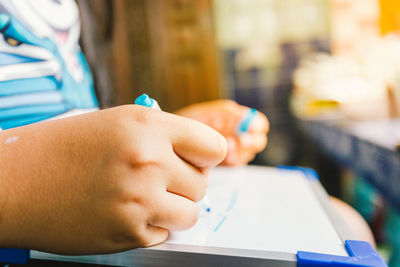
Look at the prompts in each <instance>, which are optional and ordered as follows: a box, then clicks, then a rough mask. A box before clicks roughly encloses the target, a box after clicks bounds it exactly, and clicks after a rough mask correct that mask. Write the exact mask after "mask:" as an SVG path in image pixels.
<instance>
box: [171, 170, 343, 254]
mask: <svg viewBox="0 0 400 267" xmlns="http://www.w3.org/2000/svg"><path fill="white" fill-rule="evenodd" d="M207 194H208V198H209V201H210V203H211V209H212V210H211V212H210V213H209V214H208V215H205V216H203V217H201V218H200V219H199V221H198V222H197V224H196V225H195V226H194V227H192V228H191V229H189V230H186V231H182V232H173V233H171V236H170V238H169V240H168V241H167V243H173V244H187V245H198V246H212V247H224V248H239V249H252V250H267V251H279V252H289V253H297V251H299V250H302V251H312V252H318V253H327V254H332V255H342V256H348V254H347V252H346V250H345V248H344V244H343V242H342V241H341V239H340V238H339V236H338V234H337V233H336V231H335V229H334V227H333V225H332V224H331V222H330V220H329V218H328V216H327V215H326V213H325V211H324V210H323V208H322V207H321V206H320V203H319V201H318V199H317V198H316V196H315V194H314V192H313V191H312V189H311V187H310V184H309V183H308V181H307V180H306V178H305V176H304V175H303V174H302V173H301V172H292V171H282V170H278V169H276V168H268V167H255V166H252V167H250V166H249V167H243V168H217V169H215V170H214V171H213V172H212V173H211V182H210V185H209V189H208V193H207Z"/></svg>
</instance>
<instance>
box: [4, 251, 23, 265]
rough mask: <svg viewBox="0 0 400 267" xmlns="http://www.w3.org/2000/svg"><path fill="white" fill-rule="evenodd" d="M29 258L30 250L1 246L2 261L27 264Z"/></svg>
mask: <svg viewBox="0 0 400 267" xmlns="http://www.w3.org/2000/svg"><path fill="white" fill-rule="evenodd" d="M28 259H29V250H27V249H13V248H0V263H8V264H26V263H27V262H28Z"/></svg>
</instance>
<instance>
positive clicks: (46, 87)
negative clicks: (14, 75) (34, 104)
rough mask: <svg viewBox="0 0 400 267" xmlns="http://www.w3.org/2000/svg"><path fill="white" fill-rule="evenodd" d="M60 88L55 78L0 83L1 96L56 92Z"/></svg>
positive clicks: (47, 77)
mask: <svg viewBox="0 0 400 267" xmlns="http://www.w3.org/2000/svg"><path fill="white" fill-rule="evenodd" d="M58 86H59V84H58V82H57V80H56V78H54V77H53V76H46V77H39V78H26V79H18V80H9V81H3V82H0V96H9V95H15V94H24V93H33V92H42V91H50V90H56V89H57V87H58Z"/></svg>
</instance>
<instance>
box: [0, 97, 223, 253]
mask: <svg viewBox="0 0 400 267" xmlns="http://www.w3.org/2000/svg"><path fill="white" fill-rule="evenodd" d="M0 149H1V153H0V162H1V165H0V247H17V248H31V249H37V250H43V251H49V252H55V253H65V254H88V253H89V254H91V253H109V252H115V251H121V250H126V249H130V248H135V247H142V246H150V245H153V244H157V243H160V242H162V241H164V240H165V239H166V238H167V236H168V230H167V229H169V230H180V229H186V228H188V227H190V226H192V225H193V224H194V223H195V222H196V221H197V218H198V208H197V205H196V203H195V202H196V201H199V200H200V199H201V198H202V197H203V195H204V194H205V190H206V187H207V177H206V176H207V174H206V173H207V170H208V169H210V168H212V167H214V166H216V165H217V164H218V163H219V162H220V161H222V160H223V158H224V157H225V155H226V150H227V146H226V141H225V139H224V138H223V137H222V136H221V135H220V134H218V133H217V132H216V131H214V130H212V129H211V128H209V127H207V126H205V125H203V124H201V123H198V122H195V121H192V120H189V119H186V118H182V117H179V116H175V115H172V114H168V113H165V112H161V111H156V110H153V109H150V108H146V107H140V106H134V105H130V106H122V107H118V108H113V109H107V110H103V111H99V112H94V113H90V114H85V115H81V116H76V117H71V118H67V119H61V120H57V121H49V122H42V123H38V124H33V125H30V126H25V127H20V128H15V129H11V130H6V131H3V132H1V133H0Z"/></svg>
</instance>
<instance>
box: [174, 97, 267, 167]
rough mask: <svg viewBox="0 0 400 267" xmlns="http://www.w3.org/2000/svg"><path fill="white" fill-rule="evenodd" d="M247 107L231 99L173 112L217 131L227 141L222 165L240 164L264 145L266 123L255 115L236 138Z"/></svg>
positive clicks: (260, 114)
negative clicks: (246, 127) (247, 127)
mask: <svg viewBox="0 0 400 267" xmlns="http://www.w3.org/2000/svg"><path fill="white" fill-rule="evenodd" d="M248 112H249V108H248V107H245V106H241V105H239V104H237V103H236V102H234V101H232V100H216V101H210V102H205V103H200V104H194V105H191V106H188V107H185V108H183V109H181V110H179V111H177V112H176V113H177V114H178V115H181V116H185V117H188V118H192V119H195V120H198V121H201V122H203V123H205V124H207V125H208V126H210V127H212V128H214V129H215V130H217V131H218V132H220V133H221V134H222V135H223V136H225V138H226V139H227V141H228V154H227V156H226V158H225V159H224V161H223V162H222V163H223V164H226V165H231V166H235V165H244V164H247V163H248V162H249V161H251V160H252V159H253V158H254V156H255V155H256V153H258V152H261V151H262V150H263V149H264V148H265V146H266V145H267V133H268V131H269V122H268V119H267V117H266V116H265V115H264V114H262V113H261V112H258V115H257V116H256V118H255V119H254V120H253V122H252V123H251V124H250V129H249V131H248V132H247V133H242V134H240V136H238V135H237V128H238V125H239V123H240V121H241V120H242V119H243V118H244V117H246V115H247V113H248Z"/></svg>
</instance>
